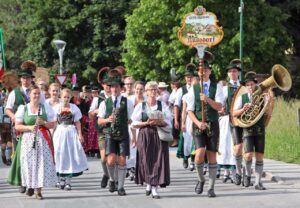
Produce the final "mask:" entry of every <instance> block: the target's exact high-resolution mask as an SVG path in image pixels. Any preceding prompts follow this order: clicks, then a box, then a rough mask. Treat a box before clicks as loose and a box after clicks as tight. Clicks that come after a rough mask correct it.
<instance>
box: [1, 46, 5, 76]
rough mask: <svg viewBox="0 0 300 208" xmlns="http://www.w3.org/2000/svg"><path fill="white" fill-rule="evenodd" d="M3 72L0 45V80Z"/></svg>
mask: <svg viewBox="0 0 300 208" xmlns="http://www.w3.org/2000/svg"><path fill="white" fill-rule="evenodd" d="M3 74H4V64H3V60H2V50H1V47H0V80H1V79H2V76H3Z"/></svg>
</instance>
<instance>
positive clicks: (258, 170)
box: [255, 161, 264, 185]
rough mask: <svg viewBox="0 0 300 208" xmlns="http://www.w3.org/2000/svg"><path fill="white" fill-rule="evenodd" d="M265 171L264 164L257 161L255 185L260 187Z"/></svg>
mask: <svg viewBox="0 0 300 208" xmlns="http://www.w3.org/2000/svg"><path fill="white" fill-rule="evenodd" d="M263 169H264V162H263V161H256V162H255V185H258V184H259V183H260V182H261V177H262V174H263Z"/></svg>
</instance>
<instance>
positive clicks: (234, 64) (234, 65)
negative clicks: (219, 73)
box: [226, 59, 242, 72]
mask: <svg viewBox="0 0 300 208" xmlns="http://www.w3.org/2000/svg"><path fill="white" fill-rule="evenodd" d="M241 63H242V62H241V60H240V59H233V60H231V61H230V63H229V65H228V66H227V67H226V72H228V70H230V69H237V70H238V71H241Z"/></svg>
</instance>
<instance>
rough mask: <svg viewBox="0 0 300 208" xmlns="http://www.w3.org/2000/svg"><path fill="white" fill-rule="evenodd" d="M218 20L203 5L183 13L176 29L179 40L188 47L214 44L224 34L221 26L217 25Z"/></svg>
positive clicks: (218, 41)
mask: <svg viewBox="0 0 300 208" xmlns="http://www.w3.org/2000/svg"><path fill="white" fill-rule="evenodd" d="M218 22H219V21H218V19H217V17H216V15H215V14H214V13H212V12H206V9H205V8H204V7H203V6H198V7H197V8H196V9H195V10H194V12H191V13H188V14H186V15H185V17H184V19H183V25H182V27H181V28H179V31H178V37H179V40H180V41H181V42H182V43H183V44H184V45H186V46H189V47H196V46H197V45H207V46H208V47H209V48H210V47H212V46H215V45H217V44H218V43H220V42H221V41H222V39H223V36H224V32H223V28H222V27H220V26H218Z"/></svg>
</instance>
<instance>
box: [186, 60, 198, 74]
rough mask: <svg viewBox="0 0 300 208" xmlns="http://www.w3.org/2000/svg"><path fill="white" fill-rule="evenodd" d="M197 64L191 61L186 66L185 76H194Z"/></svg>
mask: <svg viewBox="0 0 300 208" xmlns="http://www.w3.org/2000/svg"><path fill="white" fill-rule="evenodd" d="M196 68H197V67H196V65H195V64H193V63H189V64H187V65H186V66H185V73H184V76H194V74H195V71H196Z"/></svg>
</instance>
